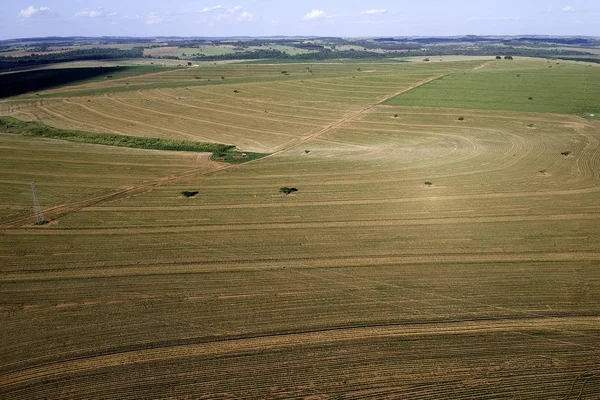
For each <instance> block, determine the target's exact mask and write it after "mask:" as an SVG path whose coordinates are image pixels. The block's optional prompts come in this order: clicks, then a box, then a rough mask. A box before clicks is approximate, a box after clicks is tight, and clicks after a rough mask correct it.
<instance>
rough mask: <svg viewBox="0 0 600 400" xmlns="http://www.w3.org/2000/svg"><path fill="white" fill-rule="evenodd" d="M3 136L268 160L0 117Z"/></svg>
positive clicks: (214, 147) (212, 147) (213, 147)
mask: <svg viewBox="0 0 600 400" xmlns="http://www.w3.org/2000/svg"><path fill="white" fill-rule="evenodd" d="M0 133H13V134H18V135H23V136H28V137H37V138H46V139H59V140H68V141H70V142H80V143H89V144H99V145H104V146H117V147H129V148H134V149H147V150H169V151H193V152H201V153H212V154H213V155H212V157H211V158H212V159H213V160H215V161H223V162H227V163H230V164H240V163H244V162H248V161H252V160H256V159H259V158H262V157H264V156H266V154H262V153H249V152H241V151H239V150H237V149H236V147H235V146H233V145H229V144H220V143H206V142H193V141H189V140H169V139H159V138H150V137H138V136H127V135H117V134H111V133H95V132H83V131H72V130H66V129H59V128H54V127H52V126H48V125H46V124H44V123H43V122H39V121H21V120H18V119H16V118H13V117H3V116H0Z"/></svg>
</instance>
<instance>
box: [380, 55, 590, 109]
mask: <svg viewBox="0 0 600 400" xmlns="http://www.w3.org/2000/svg"><path fill="white" fill-rule="evenodd" d="M523 67H524V68H523ZM386 104H390V105H406V106H426V107H452V108H470V109H488V110H514V111H526V112H552V113H569V114H590V113H591V114H598V113H600V74H599V73H598V67H597V66H590V65H589V64H585V65H578V64H573V63H565V62H563V63H560V62H552V63H543V62H538V63H531V62H529V65H528V64H527V63H525V64H523V62H516V63H515V65H514V66H513V65H510V62H508V61H504V62H495V63H494V65H493V66H491V67H489V68H484V69H481V70H478V71H473V72H471V73H466V74H451V75H448V76H445V77H443V78H442V79H438V80H436V81H435V82H432V83H429V84H427V85H423V86H421V87H420V88H418V89H417V90H414V91H412V92H411V93H407V94H404V95H401V96H398V97H396V98H393V99H391V100H389V101H388V102H387V103H386Z"/></svg>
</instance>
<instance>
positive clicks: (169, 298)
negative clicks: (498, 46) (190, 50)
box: [0, 60, 600, 400]
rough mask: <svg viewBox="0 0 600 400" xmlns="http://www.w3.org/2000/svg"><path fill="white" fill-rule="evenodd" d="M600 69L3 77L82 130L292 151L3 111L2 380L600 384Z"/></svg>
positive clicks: (361, 387)
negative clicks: (227, 157) (182, 145)
mask: <svg viewBox="0 0 600 400" xmlns="http://www.w3.org/2000/svg"><path fill="white" fill-rule="evenodd" d="M284 70H285V72H286V73H287V75H285V74H283V73H282V71H284ZM516 75H521V76H520V77H518V78H517V77H516ZM221 76H223V77H225V79H221ZM197 77H198V78H197ZM599 77H600V70H599V69H598V68H597V67H587V66H583V65H579V64H577V63H562V62H561V64H559V65H556V64H554V66H553V68H548V63H546V60H515V61H514V62H512V63H511V62H508V61H507V62H504V60H503V61H501V62H495V61H492V62H489V61H485V62H484V61H476V60H469V61H452V62H436V63H430V64H428V63H397V64H394V63H380V62H362V63H340V64H329V63H325V64H311V63H308V64H289V65H285V66H284V65H262V64H235V65H212V64H211V65H202V66H201V67H192V68H181V69H177V70H172V71H165V72H162V73H158V74H156V73H155V74H146V75H140V76H132V77H128V78H126V80H121V81H118V80H105V81H101V82H89V83H84V84H80V85H75V86H69V87H60V88H52V89H48V90H44V91H40V95H39V96H37V95H35V94H31V93H29V94H23V95H20V96H15V97H10V98H8V99H5V100H3V101H0V115H5V116H11V117H13V118H17V119H19V120H22V121H41V122H43V123H44V124H47V125H49V126H50V127H54V128H56V129H58V130H59V132H62V131H61V130H66V131H77V132H88V133H89V135H91V136H90V137H94V138H102V137H106V138H112V136H108V135H109V134H111V135H121V136H122V137H123V138H125V139H127V138H129V137H133V138H139V140H141V141H142V142H144V141H146V140H149V141H153V140H156V139H161V140H165V141H170V140H185V141H191V142H198V143H200V142H209V143H228V144H232V145H235V146H237V147H238V148H240V149H244V150H249V151H255V152H261V153H269V155H268V156H266V157H264V158H261V159H257V160H253V161H252V162H248V163H244V164H226V163H222V162H215V161H212V160H210V158H209V154H208V153H200V154H199V153H191V152H185V151H182V152H173V151H161V150H142V149H130V148H122V147H116V146H110V145H108V146H99V145H94V144H89V143H76V142H69V141H64V140H55V139H51V138H47V137H46V138H42V137H35V136H34V137H31V136H25V135H23V134H22V132H21V134H19V133H15V132H14V129H16V128H14V127H13V128H14V129H12V130H8V129H4V131H5V132H2V133H0V187H1V189H2V190H0V319H1V320H2V321H3V323H2V324H0V337H2V338H3V340H2V341H0V398H1V399H5V398H6V399H11V400H12V399H44V398H46V399H61V400H62V399H80V398H86V399H114V398H119V399H140V398H142V399H177V400H184V399H186V400H189V399H204V398H206V399H208V398H232V399H240V398H247V399H255V398H269V399H288V398H303V399H328V398H331V399H333V398H335V399H337V398H340V399H341V398H343V399H346V398H348V399H359V398H360V399H379V398H406V399H472V398H477V399H507V400H509V399H576V398H580V399H595V398H597V397H598V395H597V394H598V393H600V366H599V364H598V360H599V359H600V347H599V345H598V343H600V329H598V321H599V318H600V269H599V267H600V229H599V227H600V205H599V203H598V195H599V194H600V121H597V120H594V119H584V118H581V117H580V116H579V115H578V114H581V113H583V112H586V113H590V112H593V111H594V110H597V109H598V108H597V106H598V102H597V99H598V98H597V91H596V90H595V89H594V88H595V87H596V86H595V85H597V84H598V79H599ZM513 81H514V82H523V84H517V83H513ZM125 83H129V85H125ZM507 88H510V90H508V89H507ZM550 89H552V90H553V91H551V90H550ZM486 91H487V92H486ZM473 96H475V97H473ZM522 96H525V101H524V102H522V103H524V104H525V105H527V106H530V107H531V108H525V106H521V105H520V103H518V102H517V101H519V99H521V98H522ZM528 97H533V100H528ZM445 99H451V100H452V101H450V100H445ZM442 101H446V102H445V103H440V102H442ZM514 102H517V103H514ZM513 103H514V104H513ZM459 117H462V118H461V119H460V120H459ZM4 120H5V121H6V119H4ZM9 121H10V120H9ZM19 124H23V123H19ZM18 126H22V127H23V130H27V129H26V128H27V127H30V126H31V125H28V124H26V123H25V124H24V125H18ZM34 126H40V125H34ZM48 129H50V128H48ZM50 130H51V129H50ZM25 133H26V132H25ZM125 139H124V140H125ZM127 140H129V139H127ZM31 181H35V182H36V186H37V190H38V195H39V198H40V203H41V205H42V208H43V212H44V214H45V215H44V216H45V217H46V219H48V220H49V221H50V223H48V224H46V225H41V226H36V225H34V224H33V220H34V219H33V213H32V208H31V204H32V203H31V191H30V186H29V183H30V182H31ZM283 187H290V188H291V187H293V188H296V189H297V191H296V192H294V193H292V194H289V195H284V194H282V193H280V188H283ZM183 191H194V192H198V193H197V194H196V195H195V196H194V197H191V198H185V197H184V196H182V195H181V193H182V192H183Z"/></svg>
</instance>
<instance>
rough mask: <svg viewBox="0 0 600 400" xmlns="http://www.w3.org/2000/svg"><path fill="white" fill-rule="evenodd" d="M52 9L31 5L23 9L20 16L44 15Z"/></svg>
mask: <svg viewBox="0 0 600 400" xmlns="http://www.w3.org/2000/svg"><path fill="white" fill-rule="evenodd" d="M50 11H51V10H50V9H49V8H48V7H40V8H36V7H35V6H29V7H27V8H26V9H24V10H21V12H20V13H19V15H18V17H21V18H31V17H33V16H35V15H42V14H48V13H50Z"/></svg>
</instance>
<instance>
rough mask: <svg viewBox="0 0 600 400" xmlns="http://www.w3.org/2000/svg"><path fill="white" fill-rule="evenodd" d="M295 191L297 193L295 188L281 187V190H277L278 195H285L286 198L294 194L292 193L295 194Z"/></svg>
mask: <svg viewBox="0 0 600 400" xmlns="http://www.w3.org/2000/svg"><path fill="white" fill-rule="evenodd" d="M297 191H298V189H296V188H290V187H282V188H279V193H283V194H285V195H286V196H287V195H288V194H292V193H294V192H297Z"/></svg>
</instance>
